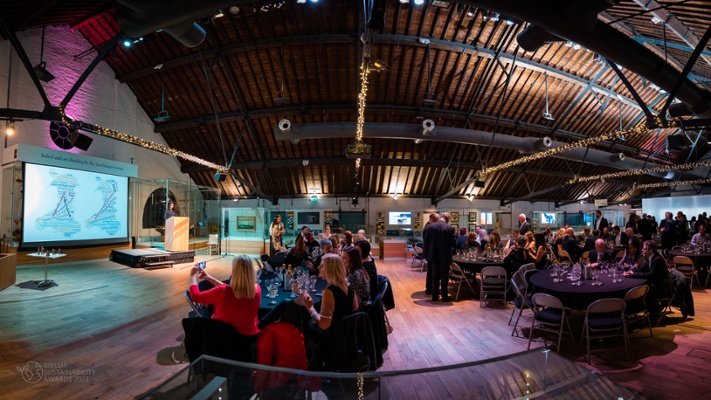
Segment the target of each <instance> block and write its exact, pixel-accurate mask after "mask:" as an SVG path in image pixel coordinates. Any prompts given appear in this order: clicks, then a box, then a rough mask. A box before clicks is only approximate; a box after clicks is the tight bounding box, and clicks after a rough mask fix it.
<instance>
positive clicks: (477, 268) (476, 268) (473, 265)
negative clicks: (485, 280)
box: [452, 254, 504, 274]
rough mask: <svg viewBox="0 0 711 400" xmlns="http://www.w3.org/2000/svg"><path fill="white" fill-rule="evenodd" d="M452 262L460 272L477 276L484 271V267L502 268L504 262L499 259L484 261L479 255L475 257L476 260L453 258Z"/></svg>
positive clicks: (460, 257) (461, 257)
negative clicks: (457, 266)
mask: <svg viewBox="0 0 711 400" xmlns="http://www.w3.org/2000/svg"><path fill="white" fill-rule="evenodd" d="M452 261H454V262H455V263H457V265H459V266H460V267H461V268H462V270H464V271H466V272H471V273H473V274H478V273H481V270H482V269H484V267H503V266H504V260H503V259H501V258H495V259H489V260H486V259H484V258H483V257H481V254H479V255H478V256H477V259H476V260H473V259H467V258H466V257H463V256H453V257H452Z"/></svg>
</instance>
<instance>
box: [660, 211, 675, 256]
mask: <svg viewBox="0 0 711 400" xmlns="http://www.w3.org/2000/svg"><path fill="white" fill-rule="evenodd" d="M664 217H665V219H663V220H662V222H661V223H660V224H659V232H661V235H662V249H667V250H669V249H671V248H672V247H674V246H675V245H676V233H677V232H676V231H677V228H676V221H674V218H673V217H672V213H671V212H669V211H667V212H666V213H664Z"/></svg>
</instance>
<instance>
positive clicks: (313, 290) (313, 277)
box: [309, 275, 318, 293]
mask: <svg viewBox="0 0 711 400" xmlns="http://www.w3.org/2000/svg"><path fill="white" fill-rule="evenodd" d="M309 280H310V281H311V293H316V281H317V280H318V277H317V276H316V275H311V276H310V277H309Z"/></svg>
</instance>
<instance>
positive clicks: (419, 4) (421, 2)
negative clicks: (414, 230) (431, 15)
mask: <svg viewBox="0 0 711 400" xmlns="http://www.w3.org/2000/svg"><path fill="white" fill-rule="evenodd" d="M424 2H425V0H415V5H418V6H421V5H422V4H424ZM396 200H397V199H396Z"/></svg>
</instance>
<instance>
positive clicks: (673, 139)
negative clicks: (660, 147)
mask: <svg viewBox="0 0 711 400" xmlns="http://www.w3.org/2000/svg"><path fill="white" fill-rule="evenodd" d="M667 147H668V148H669V151H684V150H686V149H687V146H686V144H685V143H684V136H683V135H673V136H672V135H669V136H667Z"/></svg>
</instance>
